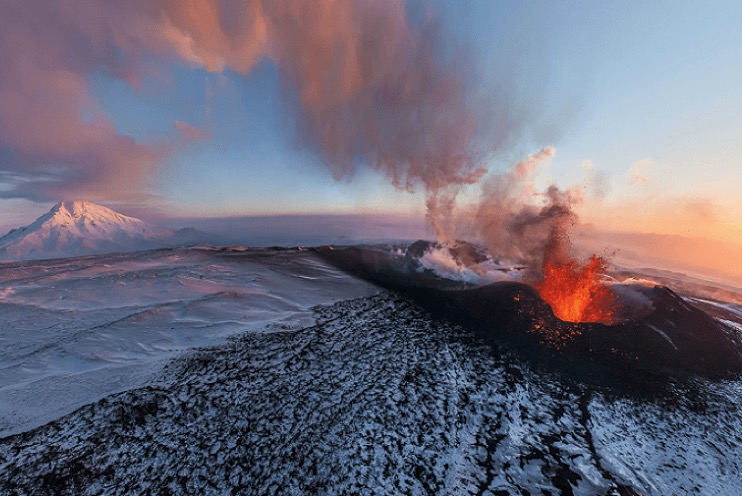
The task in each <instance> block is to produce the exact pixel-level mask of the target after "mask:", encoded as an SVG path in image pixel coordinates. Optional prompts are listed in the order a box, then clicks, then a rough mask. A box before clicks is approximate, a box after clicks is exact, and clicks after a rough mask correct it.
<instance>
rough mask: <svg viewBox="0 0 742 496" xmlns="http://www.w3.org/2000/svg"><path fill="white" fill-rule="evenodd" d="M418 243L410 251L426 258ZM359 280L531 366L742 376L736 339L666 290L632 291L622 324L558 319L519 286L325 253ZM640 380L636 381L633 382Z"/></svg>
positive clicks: (374, 256)
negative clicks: (521, 356) (475, 283)
mask: <svg viewBox="0 0 742 496" xmlns="http://www.w3.org/2000/svg"><path fill="white" fill-rule="evenodd" d="M418 244H419V243H416V244H414V245H412V247H413V248H415V250H416V251H418V252H419V251H421V250H420V246H417V245H418ZM319 253H320V255H321V256H323V257H324V258H325V260H327V261H329V262H331V263H333V264H334V265H336V266H337V267H339V268H341V269H344V270H346V271H348V272H350V273H352V274H353V275H356V276H358V277H362V278H364V279H366V280H368V281H371V282H374V283H376V284H378V285H380V286H382V287H385V288H387V289H392V290H396V291H399V292H402V293H404V294H406V295H408V296H410V297H412V298H413V299H414V300H415V301H416V302H417V303H418V304H420V305H421V306H423V307H424V308H426V309H427V310H429V311H430V312H431V313H433V314H434V315H436V316H438V317H439V318H445V319H448V320H451V321H455V322H459V323H463V324H465V325H467V326H469V327H471V328H473V329H475V330H476V331H477V332H478V333H480V334H481V335H483V336H485V337H486V338H487V339H490V340H492V341H495V342H498V343H501V344H506V345H508V346H510V347H513V348H515V349H517V350H519V351H523V352H525V353H527V354H528V355H529V356H530V357H531V358H532V359H534V360H536V361H541V362H544V363H546V364H548V365H552V366H557V367H559V368H560V369H564V370H568V371H570V372H576V373H578V374H581V375H582V374H584V375H586V376H590V377H600V376H601V374H602V375H604V376H605V377H609V378H616V377H621V378H629V379H636V378H637V377H643V374H647V373H649V374H651V375H659V376H668V375H672V376H677V377H685V376H689V375H701V376H705V377H709V378H725V377H731V376H735V375H738V374H740V373H742V340H741V339H740V336H739V335H738V333H737V331H736V330H735V329H734V328H732V327H731V326H729V325H727V324H726V323H724V322H722V321H720V320H717V319H715V318H713V317H711V316H710V315H708V314H706V313H705V312H703V311H702V310H700V309H698V308H696V307H694V306H693V305H691V304H689V303H688V302H687V301H685V300H684V299H683V298H681V297H680V296H678V295H677V294H676V293H674V292H673V291H672V290H671V289H669V288H667V287H663V286H654V287H646V286H638V285H637V286H631V287H630V291H631V292H632V293H634V300H636V299H638V298H640V299H641V300H643V301H644V302H645V304H644V307H642V308H637V303H635V302H634V301H632V299H630V298H622V299H621V298H620V299H619V307H620V308H617V311H618V313H619V319H618V321H617V323H614V324H611V325H607V324H600V323H575V322H565V321H563V320H560V319H558V318H557V317H556V316H555V315H554V313H553V312H552V310H551V308H550V307H549V305H548V304H547V303H546V302H545V301H544V300H543V299H541V298H540V297H539V295H538V293H537V292H536V290H535V289H534V288H532V287H531V286H528V285H526V284H522V283H518V282H498V283H494V284H490V285H487V286H482V287H472V286H471V285H466V284H463V283H458V282H455V281H449V280H446V279H441V278H439V277H437V276H435V275H434V274H433V273H432V272H430V271H426V270H422V268H421V267H420V266H419V265H418V266H415V264H414V263H412V262H411V260H410V256H409V250H408V255H406V256H404V257H400V256H398V255H395V254H394V253H393V252H392V250H382V249H374V248H370V247H369V248H359V247H354V248H349V249H335V250H319ZM635 374H638V376H635Z"/></svg>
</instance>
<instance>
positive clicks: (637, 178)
mask: <svg viewBox="0 0 742 496" xmlns="http://www.w3.org/2000/svg"><path fill="white" fill-rule="evenodd" d="M653 165H654V162H653V160H652V159H651V158H644V159H641V160H637V161H636V162H634V163H633V164H632V165H631V167H630V168H629V185H631V186H639V185H641V184H646V183H648V182H649V181H650V180H651V179H652V176H651V175H650V174H649V173H648V172H647V169H648V168H650V167H652V166H653Z"/></svg>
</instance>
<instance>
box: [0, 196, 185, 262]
mask: <svg viewBox="0 0 742 496" xmlns="http://www.w3.org/2000/svg"><path fill="white" fill-rule="evenodd" d="M193 234H194V233H193V230H189V229H182V230H179V231H175V230H173V229H162V228H158V227H156V226H153V225H152V224H149V223H147V222H144V221H143V220H140V219H135V218H134V217H128V216H126V215H121V214H119V213H117V212H114V211H113V210H111V209H109V208H106V207H103V206H101V205H96V204H95V203H91V202H86V201H72V202H59V203H57V204H56V205H55V206H54V207H53V208H52V209H51V210H50V211H49V212H47V213H46V214H44V215H42V216H41V217H39V218H38V219H36V221H35V222H33V223H32V224H30V225H28V226H26V227H22V228H20V229H14V230H12V231H10V232H9V233H8V234H6V235H5V236H4V237H2V238H0V259H10V260H32V259H43V258H63V257H76V256H82V255H91V254H96V253H97V254H100V253H114V252H125V251H137V250H148V249H151V248H156V247H163V246H175V245H179V244H189V242H190V243H192V242H193V240H191V239H189V237H192V236H193Z"/></svg>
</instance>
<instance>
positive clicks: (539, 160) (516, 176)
mask: <svg viewBox="0 0 742 496" xmlns="http://www.w3.org/2000/svg"><path fill="white" fill-rule="evenodd" d="M555 154H556V150H555V149H554V148H553V147H546V148H543V149H541V150H540V151H539V152H538V153H536V154H533V155H530V156H529V157H528V158H527V159H526V160H523V161H521V162H518V163H517V164H515V166H514V167H513V168H512V169H511V170H510V171H508V172H505V173H502V174H500V175H496V176H493V177H491V178H489V179H488V180H487V181H486V182H485V183H484V184H483V187H482V200H481V203H480V205H479V207H478V210H477V212H476V214H475V229H476V230H477V231H478V233H477V234H478V235H479V238H480V239H481V240H482V241H483V242H484V243H485V245H486V246H487V249H488V250H489V252H490V253H491V254H493V255H494V256H497V257H500V258H502V259H504V260H507V261H510V262H515V263H525V264H527V265H529V266H531V267H534V268H536V267H540V265H541V263H542V261H543V258H544V255H545V253H546V252H547V250H548V251H549V252H550V253H553V254H554V255H555V256H556V255H557V254H560V253H568V251H569V250H568V249H567V246H566V245H567V244H568V241H569V240H568V228H569V226H570V225H571V224H572V223H574V222H575V220H576V217H575V214H574V212H573V210H572V207H573V205H575V204H576V203H577V202H579V201H580V196H579V194H578V192H577V191H576V190H568V191H561V190H560V189H559V188H557V187H556V186H550V187H549V188H547V190H546V191H543V192H541V191H538V190H537V188H536V186H535V184H534V174H535V172H536V170H537V168H538V167H539V166H540V165H542V164H543V163H545V162H546V161H548V160H549V159H551V158H552V157H553V156H554V155H555ZM559 256H561V255H559Z"/></svg>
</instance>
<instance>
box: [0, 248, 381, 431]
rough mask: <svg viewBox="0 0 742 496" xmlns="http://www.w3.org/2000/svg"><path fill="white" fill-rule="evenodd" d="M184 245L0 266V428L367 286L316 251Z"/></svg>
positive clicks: (297, 319) (283, 322)
mask: <svg viewBox="0 0 742 496" xmlns="http://www.w3.org/2000/svg"><path fill="white" fill-rule="evenodd" d="M296 255H297V253H292V252H288V251H285V252H283V251H277V252H268V251H264V250H253V251H229V250H208V249H178V250H160V251H152V252H140V253H135V254H120V255H106V256H97V257H86V258H70V259H62V260H50V261H38V262H22V263H8V264H4V265H2V266H0V319H1V321H2V326H0V435H3V434H8V433H10V432H15V431H17V430H20V429H24V428H28V427H29V426H33V425H38V424H40V423H44V422H47V421H49V420H50V419H52V418H54V417H55V416H58V415H60V414H63V413H68V412H70V411H71V410H73V409H74V408H76V407H78V406H80V405H83V404H86V403H89V402H91V401H94V400H96V399H98V398H100V397H102V396H104V395H106V394H110V393H112V392H115V391H122V390H125V389H129V388H132V387H136V386H139V385H142V384H144V383H146V382H148V381H152V380H158V379H160V378H161V376H162V367H163V366H164V364H165V363H166V362H167V361H168V360H169V359H171V358H172V357H173V356H176V355H177V354H179V353H181V352H183V351H184V350H188V349H192V348H194V347H197V346H205V345H210V344H214V343H220V342H224V341H225V340H226V339H227V337H228V336H230V335H233V334H235V333H241V332H246V331H251V330H252V331H254V330H260V331H264V330H266V329H270V328H272V327H276V328H279V329H280V328H283V326H286V327H288V328H292V327H303V326H306V325H309V324H311V323H312V322H313V319H312V315H311V312H310V311H309V309H310V308H311V307H313V306H315V305H318V304H327V303H332V302H335V301H337V300H340V299H344V298H348V297H351V296H362V295H368V294H371V293H373V292H375V291H376V289H375V288H374V287H373V286H370V285H368V284H365V283H359V281H356V280H354V279H352V278H350V277H349V276H346V275H345V274H343V273H341V272H339V271H337V270H336V269H332V268H330V267H328V266H326V265H325V264H323V263H322V262H320V261H318V260H317V259H316V258H314V256H312V255H311V254H308V253H305V254H302V256H296Z"/></svg>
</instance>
